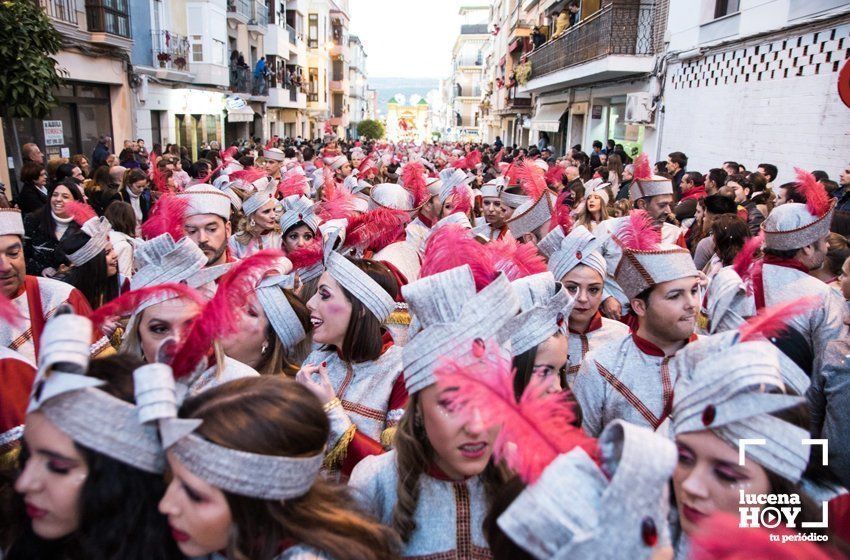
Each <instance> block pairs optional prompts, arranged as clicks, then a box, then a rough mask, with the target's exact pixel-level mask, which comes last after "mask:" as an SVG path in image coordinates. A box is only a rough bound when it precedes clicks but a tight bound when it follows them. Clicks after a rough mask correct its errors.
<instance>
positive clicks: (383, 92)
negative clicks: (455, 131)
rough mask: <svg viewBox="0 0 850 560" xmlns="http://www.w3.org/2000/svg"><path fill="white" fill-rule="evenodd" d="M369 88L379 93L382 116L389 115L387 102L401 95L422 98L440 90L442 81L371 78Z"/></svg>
mask: <svg viewBox="0 0 850 560" xmlns="http://www.w3.org/2000/svg"><path fill="white" fill-rule="evenodd" d="M369 87H370V88H372V89H375V90H377V91H378V111H380V112H381V114H382V116H386V115H387V101H389V100H390V98H392V96H394V95H396V94H397V93H400V94H402V95H404V97H405V98H407V99H410V96H411V95H413V94H417V95H419V96H420V97H422V98H425V97H426V96H427V95H428V92H429V91H431V90H433V89H439V88H440V80H438V79H436V78H373V77H371V76H369Z"/></svg>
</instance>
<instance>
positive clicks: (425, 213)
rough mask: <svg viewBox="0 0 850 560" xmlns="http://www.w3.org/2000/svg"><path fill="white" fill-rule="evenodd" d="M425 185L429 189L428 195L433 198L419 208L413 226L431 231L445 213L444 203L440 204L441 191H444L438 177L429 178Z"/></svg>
mask: <svg viewBox="0 0 850 560" xmlns="http://www.w3.org/2000/svg"><path fill="white" fill-rule="evenodd" d="M425 185H426V186H427V187H428V194H429V195H431V196H430V198H428V200H427V202H425V203H424V204H423V205H422V206H421V207H420V208H419V210H418V211H417V213H416V216H415V217H414V218H413V221H412V222H411V225H417V226H420V227H423V228H425V229H426V230H429V229H431V227H432V226H433V225H434V224H436V223H437V221H438V220H439V219H440V213H441V212H442V211H443V203H442V202H440V191H441V190H443V182H442V181H441V180H440V179H439V178H438V177H429V178H427V179H425Z"/></svg>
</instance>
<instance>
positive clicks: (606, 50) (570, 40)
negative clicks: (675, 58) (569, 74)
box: [529, 0, 653, 78]
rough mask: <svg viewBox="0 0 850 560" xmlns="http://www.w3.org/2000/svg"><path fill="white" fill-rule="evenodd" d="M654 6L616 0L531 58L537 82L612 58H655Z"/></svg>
mask: <svg viewBox="0 0 850 560" xmlns="http://www.w3.org/2000/svg"><path fill="white" fill-rule="evenodd" d="M652 38H653V6H642V5H640V4H638V3H637V1H636V0H614V2H612V3H610V4H608V5H606V6H604V7H602V9H600V10H599V11H598V12H596V13H595V14H593V15H591V16H590V17H588V18H587V19H585V20H584V21H582V22H579V23H578V24H577V25H575V26H574V27H572V28H570V29H568V30H566V31H565V32H564V34H563V35H561V36H559V37H555V38H554V39H552V40H551V41H549V42H548V43H545V44H543V45H541V46H540V47H539V48H537V49H535V50H534V51H532V52H531V54H530V55H529V60H530V61H531V68H532V70H531V72H532V74H531V77H532V78H538V77H540V76H545V75H546V74H551V73H553V72H557V71H558V70H563V69H564V68H569V67H571V66H576V65H578V64H583V63H585V62H589V61H591V60H595V59H597V58H602V57H605V56H610V55H646V54H652V43H653V40H652Z"/></svg>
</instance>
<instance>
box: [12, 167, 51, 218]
mask: <svg viewBox="0 0 850 560" xmlns="http://www.w3.org/2000/svg"><path fill="white" fill-rule="evenodd" d="M21 182H22V183H23V187H21V192H20V193H18V198H17V200H16V201H15V204H16V205H17V206H18V208H20V209H21V213H22V214H24V215H26V214H32V213H33V212H35V211H36V210H39V209H41V208H42V207H43V206H44V205H45V204H47V171H46V170H45V169H44V166H43V165H39V164H37V163H34V162H31V161H28V162H26V163H24V166H23V167H22V168H21Z"/></svg>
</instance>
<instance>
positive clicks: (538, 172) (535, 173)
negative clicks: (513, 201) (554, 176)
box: [514, 160, 548, 200]
mask: <svg viewBox="0 0 850 560" xmlns="http://www.w3.org/2000/svg"><path fill="white" fill-rule="evenodd" d="M514 169H515V170H516V173H515V175H516V178H517V180H518V181H519V184H520V186H521V187H522V191H523V192H524V193H525V194H526V196H530V197H531V198H532V199H534V200H540V197H542V196H543V195H544V194H545V193H546V191H547V190H548V189H547V188H546V175H545V174H544V173H543V170H542V169H540V168H539V167H537V166H536V165H534V164H533V163H531V162H530V161H527V160H526V161H522V162H520V163H519V164H518V165H516V166H514Z"/></svg>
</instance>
